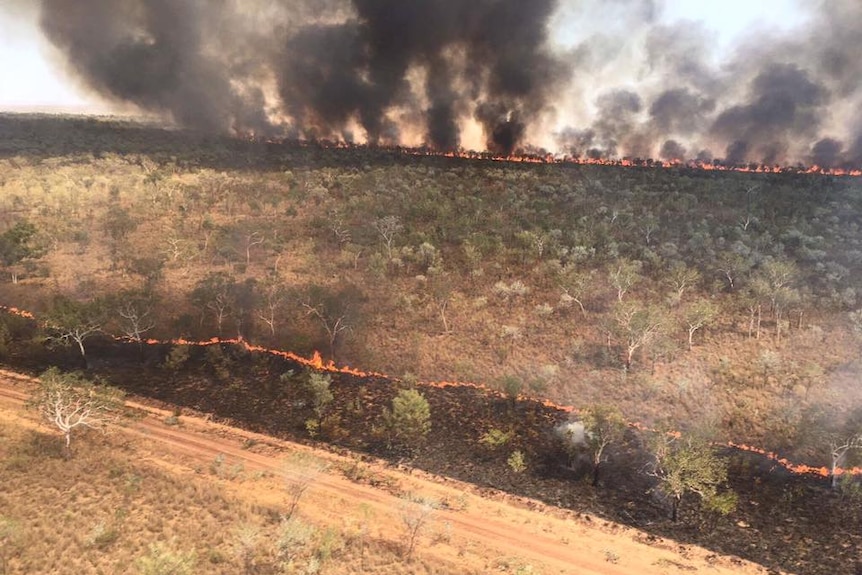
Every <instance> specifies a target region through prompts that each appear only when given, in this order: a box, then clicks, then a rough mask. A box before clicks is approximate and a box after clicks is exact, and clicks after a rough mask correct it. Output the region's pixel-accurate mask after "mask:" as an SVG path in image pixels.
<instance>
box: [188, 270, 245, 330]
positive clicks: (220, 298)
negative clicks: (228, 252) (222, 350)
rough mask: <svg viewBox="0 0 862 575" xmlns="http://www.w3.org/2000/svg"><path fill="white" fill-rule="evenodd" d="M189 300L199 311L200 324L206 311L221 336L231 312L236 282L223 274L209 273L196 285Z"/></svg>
mask: <svg viewBox="0 0 862 575" xmlns="http://www.w3.org/2000/svg"><path fill="white" fill-rule="evenodd" d="M190 299H191V302H192V303H193V304H194V305H195V306H197V307H198V308H199V309H200V310H201V322H203V318H204V316H205V315H206V312H207V311H209V312H210V313H212V315H213V318H214V319H215V322H216V329H218V333H219V334H221V332H222V325H223V324H224V320H225V319H227V317H228V316H230V315H231V313H232V312H233V308H234V304H235V302H234V300H235V299H236V281H235V280H234V279H233V277H231V276H230V275H228V274H227V273H225V272H211V273H210V274H209V275H207V276H206V277H205V278H203V279H202V280H200V281H199V282H198V283H197V285H196V286H195V289H194V290H192V293H191V295H190Z"/></svg>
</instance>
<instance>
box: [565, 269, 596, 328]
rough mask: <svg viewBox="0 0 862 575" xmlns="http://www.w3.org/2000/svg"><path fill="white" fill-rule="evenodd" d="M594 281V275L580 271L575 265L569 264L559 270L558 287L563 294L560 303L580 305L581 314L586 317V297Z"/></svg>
mask: <svg viewBox="0 0 862 575" xmlns="http://www.w3.org/2000/svg"><path fill="white" fill-rule="evenodd" d="M593 280H594V277H593V273H591V272H586V271H583V270H581V269H579V268H578V266H577V265H576V264H574V263H568V264H566V265H564V266H563V267H561V268H559V270H558V271H557V285H558V286H559V287H560V289H561V290H562V292H563V294H562V296H561V298H560V301H561V302H568V304H569V305H570V304H571V303H572V302H574V303H576V304H578V307H579V308H580V309H581V313H582V314H583V315H584V316H586V315H587V310H586V309H585V308H584V295H585V294H586V292H587V290H588V289H589V285H590V283H591V282H592V281H593Z"/></svg>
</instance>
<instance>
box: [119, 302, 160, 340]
mask: <svg viewBox="0 0 862 575" xmlns="http://www.w3.org/2000/svg"><path fill="white" fill-rule="evenodd" d="M118 299H119V302H118V304H117V315H119V316H120V317H121V318H122V319H123V320H124V321H123V322H122V327H121V329H122V330H123V335H125V336H126V337H128V338H129V339H130V340H132V341H134V342H138V343H140V342H141V340H142V339H143V335H144V334H145V333H146V332H148V331H150V330H151V329H153V328H154V327H156V322H155V320H153V318H152V316H151V314H152V311H153V298H152V295H150V294H147V293H143V292H136V291H126V292H123V293H121V294H119V296H118Z"/></svg>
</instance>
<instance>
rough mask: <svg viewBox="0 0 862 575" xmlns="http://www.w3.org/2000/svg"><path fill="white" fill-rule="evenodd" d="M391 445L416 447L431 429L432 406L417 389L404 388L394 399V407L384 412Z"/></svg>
mask: <svg viewBox="0 0 862 575" xmlns="http://www.w3.org/2000/svg"><path fill="white" fill-rule="evenodd" d="M383 421H384V423H385V425H386V430H387V431H388V433H389V445H390V447H391V446H392V445H393V444H398V445H400V446H402V447H406V448H408V449H415V448H416V447H418V446H419V444H421V443H422V441H424V439H425V436H426V435H428V432H429V431H431V406H430V405H429V404H428V400H427V399H425V396H424V395H422V394H421V393H420V392H419V391H417V390H415V389H402V390H401V391H399V392H398V395H396V396H395V398H394V399H393V400H392V409H386V410H384V412H383Z"/></svg>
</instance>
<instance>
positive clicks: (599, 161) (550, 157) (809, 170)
mask: <svg viewBox="0 0 862 575" xmlns="http://www.w3.org/2000/svg"><path fill="white" fill-rule="evenodd" d="M251 139H253V140H254V139H255V138H254V137H253V136H252V137H251ZM265 141H267V142H268V143H272V144H284V143H285V142H286V140H273V139H269V140H265ZM296 144H297V145H299V146H301V147H305V148H313V147H316V148H324V149H372V148H373V149H379V150H383V151H388V152H393V153H397V154H401V155H405V156H432V157H443V158H459V159H464V160H486V161H492V162H510V163H519V164H562V165H576V166H615V167H624V168H659V169H662V168H663V169H670V168H689V169H695V170H705V171H718V172H741V173H754V174H810V175H820V176H849V177H860V176H862V168H824V167H822V166H818V165H816V164H815V165H811V166H804V165H801V164H799V165H796V166H781V165H767V164H745V165H728V164H723V163H715V162H708V161H703V160H687V161H682V160H654V159H650V158H647V159H644V158H620V159H613V158H591V157H576V156H570V155H558V154H549V153H545V154H538V153H533V154H531V153H519V154H513V155H499V154H494V153H492V152H477V151H473V150H454V151H453V150H448V151H437V150H434V149H431V148H407V147H403V146H381V145H374V146H370V145H367V144H352V143H349V142H343V141H339V142H335V141H326V140H318V141H304V140H301V141H298V142H296Z"/></svg>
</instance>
